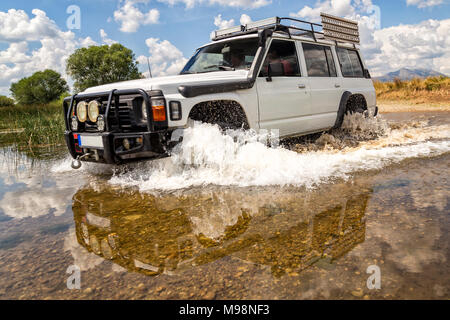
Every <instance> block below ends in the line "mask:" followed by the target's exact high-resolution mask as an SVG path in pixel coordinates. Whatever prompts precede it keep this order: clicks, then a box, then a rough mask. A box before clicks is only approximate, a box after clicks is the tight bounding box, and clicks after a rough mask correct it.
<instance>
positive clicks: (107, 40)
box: [100, 29, 117, 46]
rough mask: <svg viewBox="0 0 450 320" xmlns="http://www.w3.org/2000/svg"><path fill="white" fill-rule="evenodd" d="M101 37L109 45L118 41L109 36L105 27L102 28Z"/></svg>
mask: <svg viewBox="0 0 450 320" xmlns="http://www.w3.org/2000/svg"><path fill="white" fill-rule="evenodd" d="M100 37H101V38H102V42H103V43H105V44H107V45H108V46H110V45H112V44H114V43H117V41H115V40H111V39H110V38H108V34H107V33H106V32H105V30H103V29H100Z"/></svg>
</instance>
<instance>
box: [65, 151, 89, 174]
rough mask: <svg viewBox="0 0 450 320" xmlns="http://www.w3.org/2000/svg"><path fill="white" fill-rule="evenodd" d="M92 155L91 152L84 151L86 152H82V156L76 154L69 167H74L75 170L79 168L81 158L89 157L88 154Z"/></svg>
mask: <svg viewBox="0 0 450 320" xmlns="http://www.w3.org/2000/svg"><path fill="white" fill-rule="evenodd" d="M91 155H92V153H86V154H83V155H82V156H78V157H77V158H76V159H73V160H72V163H71V165H70V166H71V167H72V169H75V170H78V169H80V168H81V161H80V160H81V159H83V158H87V157H89V156H91Z"/></svg>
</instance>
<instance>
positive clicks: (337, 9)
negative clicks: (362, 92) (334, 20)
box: [290, 0, 450, 76]
mask: <svg viewBox="0 0 450 320" xmlns="http://www.w3.org/2000/svg"><path fill="white" fill-rule="evenodd" d="M417 2H418V1H417ZM428 2H429V3H431V2H432V1H428ZM321 12H326V13H330V14H333V15H337V16H341V17H345V18H348V19H353V20H356V21H358V22H359V28H360V36H361V50H362V52H363V55H364V58H365V60H366V63H367V65H368V67H369V69H370V71H371V73H372V75H374V76H379V75H383V74H385V73H387V72H390V71H395V70H397V69H400V68H403V67H410V68H426V69H433V70H435V71H439V72H442V73H445V74H449V73H450V52H449V51H448V48H449V46H450V37H449V36H448V35H449V34H450V26H449V24H450V20H441V21H438V20H427V21H423V22H421V23H418V24H415V25H399V26H393V27H389V28H385V29H379V25H380V23H379V18H380V17H379V16H377V14H376V13H377V7H376V6H373V4H372V1H371V0H323V1H320V0H319V1H318V2H317V3H316V5H315V6H314V7H309V6H305V7H303V8H302V9H301V10H299V11H298V12H295V13H291V14H290V16H292V17H298V18H302V19H305V20H308V21H315V22H320V13H321Z"/></svg>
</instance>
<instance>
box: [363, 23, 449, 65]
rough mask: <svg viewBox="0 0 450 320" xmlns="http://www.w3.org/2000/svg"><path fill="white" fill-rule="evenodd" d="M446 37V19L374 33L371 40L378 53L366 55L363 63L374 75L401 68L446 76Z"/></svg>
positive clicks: (447, 58)
mask: <svg viewBox="0 0 450 320" xmlns="http://www.w3.org/2000/svg"><path fill="white" fill-rule="evenodd" d="M449 34H450V19H447V20H441V21H439V20H426V21H423V22H421V23H419V24H415V25H399V26H394V27H390V28H385V29H381V30H377V31H375V33H374V39H375V42H376V45H377V47H378V48H379V49H380V52H379V53H376V54H372V55H368V57H367V58H366V59H367V63H368V64H369V65H370V66H371V68H372V69H373V70H374V72H375V73H378V74H384V73H386V72H387V71H392V70H397V69H400V68H402V67H412V68H425V69H433V70H435V71H439V72H442V73H444V74H450V51H449V50H448V48H450V37H449Z"/></svg>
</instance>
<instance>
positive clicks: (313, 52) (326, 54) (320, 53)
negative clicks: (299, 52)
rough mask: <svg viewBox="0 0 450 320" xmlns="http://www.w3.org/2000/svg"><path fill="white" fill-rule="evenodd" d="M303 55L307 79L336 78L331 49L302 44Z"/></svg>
mask: <svg viewBox="0 0 450 320" xmlns="http://www.w3.org/2000/svg"><path fill="white" fill-rule="evenodd" d="M302 46H303V52H304V54H305V60H306V69H307V70H308V76H309V77H336V76H337V73H336V65H335V64H334V59H333V54H332V53H331V48H330V47H327V46H320V45H316V44H311V43H302Z"/></svg>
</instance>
